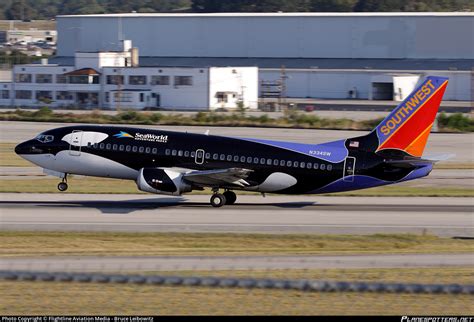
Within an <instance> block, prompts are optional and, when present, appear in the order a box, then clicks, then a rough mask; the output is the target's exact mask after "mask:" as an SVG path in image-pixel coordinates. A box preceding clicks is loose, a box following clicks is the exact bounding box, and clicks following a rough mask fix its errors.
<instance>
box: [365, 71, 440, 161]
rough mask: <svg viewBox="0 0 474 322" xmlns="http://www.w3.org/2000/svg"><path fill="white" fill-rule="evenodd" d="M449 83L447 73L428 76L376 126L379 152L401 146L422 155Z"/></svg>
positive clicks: (406, 151) (409, 152)
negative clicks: (445, 74)
mask: <svg viewBox="0 0 474 322" xmlns="http://www.w3.org/2000/svg"><path fill="white" fill-rule="evenodd" d="M447 84H448V78H446V77H434V76H429V77H427V78H426V79H425V81H424V82H423V83H422V84H421V85H420V86H419V87H418V88H417V89H415V90H414V91H413V92H412V93H411V94H410V95H409V96H408V97H407V98H406V99H405V100H404V101H403V102H402V103H400V104H399V105H398V106H397V107H396V108H395V109H394V110H393V111H392V112H391V113H390V114H389V115H388V116H387V117H386V118H385V119H384V120H383V121H382V122H381V123H380V124H379V125H378V126H377V127H376V128H375V129H374V131H373V132H375V133H376V135H377V139H378V146H377V148H376V150H375V152H379V151H384V150H391V151H393V150H397V151H403V152H405V153H407V154H408V155H411V156H414V157H421V156H422V154H423V150H424V149H425V145H426V142H427V141H428V136H429V134H430V131H431V127H432V126H433V122H434V120H435V117H436V113H437V112H438V109H439V105H440V104H441V100H442V98H443V95H444V92H445V90H446V86H447ZM387 152H389V151H387Z"/></svg>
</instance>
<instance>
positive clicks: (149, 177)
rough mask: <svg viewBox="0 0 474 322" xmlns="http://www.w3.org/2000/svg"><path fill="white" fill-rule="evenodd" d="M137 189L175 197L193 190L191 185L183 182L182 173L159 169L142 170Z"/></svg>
mask: <svg viewBox="0 0 474 322" xmlns="http://www.w3.org/2000/svg"><path fill="white" fill-rule="evenodd" d="M137 187H138V189H139V190H141V191H145V192H151V193H156V194H165V195H173V196H179V195H181V194H182V193H184V192H190V191H191V190H192V189H191V185H189V184H187V183H186V182H185V181H184V180H183V174H182V173H180V172H177V171H173V170H168V169H158V168H142V169H140V172H139V173H138V178H137Z"/></svg>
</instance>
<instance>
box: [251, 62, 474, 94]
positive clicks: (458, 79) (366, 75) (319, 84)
mask: <svg viewBox="0 0 474 322" xmlns="http://www.w3.org/2000/svg"><path fill="white" fill-rule="evenodd" d="M280 73H281V71H280V69H260V71H259V79H260V80H261V81H274V80H277V79H279V78H280V77H281V74H280ZM382 75H383V76H387V77H391V78H395V77H397V76H407V77H410V76H419V79H420V80H423V79H424V78H425V77H426V76H443V77H448V78H449V83H448V87H447V88H446V92H445V95H444V98H443V99H444V100H445V101H472V100H474V97H473V96H472V95H473V92H474V91H473V90H472V88H471V84H472V83H473V82H472V77H473V74H472V73H471V72H469V71H439V70H437V71H387V70H371V71H364V70H308V69H287V70H286V96H287V97H293V98H321V99H350V98H357V99H372V97H371V96H372V88H371V86H372V83H373V82H374V80H375V79H377V77H381V76H382ZM412 89H413V88H407V89H406V90H405V94H409V92H411V90H412ZM350 91H356V97H351V93H350ZM405 96H406V95H405ZM403 98H404V97H401V98H399V99H397V98H396V97H395V96H394V99H396V100H402V99H403Z"/></svg>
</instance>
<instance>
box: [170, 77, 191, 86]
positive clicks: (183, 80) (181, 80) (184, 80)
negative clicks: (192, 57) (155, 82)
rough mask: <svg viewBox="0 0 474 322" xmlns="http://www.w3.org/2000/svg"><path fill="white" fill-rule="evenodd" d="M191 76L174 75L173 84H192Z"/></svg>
mask: <svg viewBox="0 0 474 322" xmlns="http://www.w3.org/2000/svg"><path fill="white" fill-rule="evenodd" d="M192 85H193V77H192V76H175V77H174V86H192Z"/></svg>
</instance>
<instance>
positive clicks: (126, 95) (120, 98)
mask: <svg viewBox="0 0 474 322" xmlns="http://www.w3.org/2000/svg"><path fill="white" fill-rule="evenodd" d="M114 101H115V102H121V103H131V102H133V97H132V92H114Z"/></svg>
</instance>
